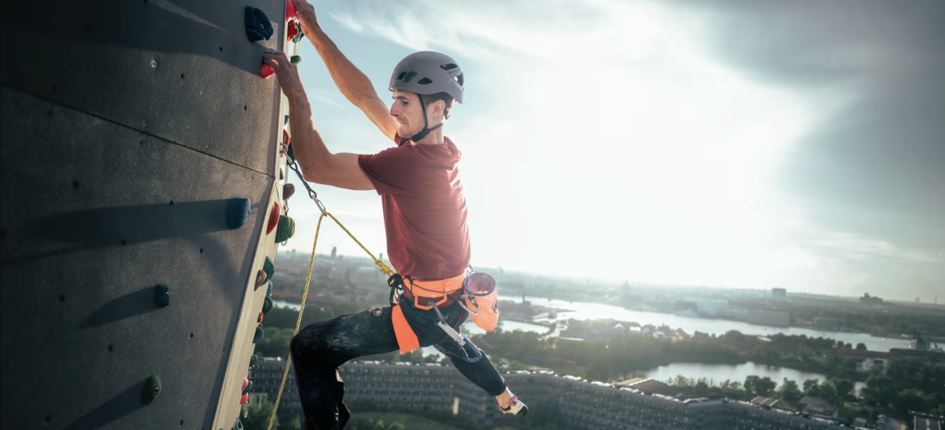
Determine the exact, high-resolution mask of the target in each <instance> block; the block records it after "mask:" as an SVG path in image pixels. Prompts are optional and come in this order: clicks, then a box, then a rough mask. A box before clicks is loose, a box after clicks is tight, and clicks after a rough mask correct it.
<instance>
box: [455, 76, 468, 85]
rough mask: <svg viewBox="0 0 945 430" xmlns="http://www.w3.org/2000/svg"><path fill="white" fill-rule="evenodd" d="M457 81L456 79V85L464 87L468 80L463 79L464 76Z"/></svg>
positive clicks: (458, 77) (457, 78)
mask: <svg viewBox="0 0 945 430" xmlns="http://www.w3.org/2000/svg"><path fill="white" fill-rule="evenodd" d="M455 79H456V83H457V84H459V86H463V83H464V82H466V79H465V78H463V75H462V74H460V75H459V76H457V77H456V78H455Z"/></svg>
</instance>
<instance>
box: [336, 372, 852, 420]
mask: <svg viewBox="0 0 945 430" xmlns="http://www.w3.org/2000/svg"><path fill="white" fill-rule="evenodd" d="M339 373H340V374H341V377H342V378H343V379H344V381H345V388H346V393H345V401H356V400H359V399H363V400H372V401H374V402H377V403H380V404H384V405H387V406H399V407H402V408H406V409H423V408H429V409H432V410H441V411H448V412H452V413H454V414H460V415H463V416H467V417H470V418H474V419H476V420H478V421H479V422H480V423H481V424H484V425H488V426H491V425H494V424H498V423H501V422H503V420H506V419H512V418H509V417H505V416H503V415H501V413H500V412H499V409H498V407H497V406H496V402H495V398H493V397H491V396H489V395H487V394H486V393H485V392H483V391H482V389H480V388H478V387H476V386H475V385H473V384H472V383H471V382H469V381H468V380H466V379H465V378H463V377H462V375H460V373H459V371H457V370H456V369H455V368H454V367H452V366H442V365H438V364H422V365H421V364H408V363H396V364H393V363H377V362H351V363H348V364H345V365H344V366H342V367H341V369H340V370H339ZM502 376H503V377H504V378H505V380H506V381H507V382H508V383H509V385H510V386H513V387H515V393H516V394H517V395H519V396H520V397H521V398H522V399H523V400H525V401H526V402H528V401H529V399H532V400H531V401H539V400H542V399H566V400H562V402H565V403H562V405H561V406H562V407H561V408H560V410H561V412H562V418H561V420H560V422H559V423H558V424H559V425H560V426H561V427H563V428H569V429H588V430H598V429H608V430H644V429H674V430H697V429H698V430H751V429H805V430H840V429H847V428H849V427H845V426H844V425H843V424H841V423H839V422H837V421H834V420H832V419H826V418H818V417H812V416H804V415H802V414H800V413H797V412H789V411H784V410H780V409H777V408H773V407H762V406H759V405H756V404H752V403H749V402H743V401H738V400H730V399H724V398H712V399H710V398H690V399H684V398H681V397H676V391H677V390H675V389H673V388H672V387H670V386H669V385H666V384H664V383H662V382H659V381H654V380H652V379H636V380H630V381H625V382H622V383H619V384H606V383H603V382H591V381H587V380H584V379H581V378H578V377H575V376H560V375H556V374H554V373H552V372H550V371H541V372H529V371H517V372H511V373H503V375H502Z"/></svg>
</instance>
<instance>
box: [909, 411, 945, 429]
mask: <svg viewBox="0 0 945 430" xmlns="http://www.w3.org/2000/svg"><path fill="white" fill-rule="evenodd" d="M912 419H913V426H912V428H913V429H915V430H942V427H943V426H945V417H940V416H935V415H928V414H921V413H916V414H914V415H913V416H912Z"/></svg>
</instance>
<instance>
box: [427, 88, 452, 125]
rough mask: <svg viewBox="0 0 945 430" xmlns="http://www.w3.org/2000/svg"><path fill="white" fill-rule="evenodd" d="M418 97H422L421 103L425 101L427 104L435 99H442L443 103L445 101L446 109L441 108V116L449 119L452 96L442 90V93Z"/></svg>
mask: <svg viewBox="0 0 945 430" xmlns="http://www.w3.org/2000/svg"><path fill="white" fill-rule="evenodd" d="M420 97H423V103H425V104H426V105H427V106H429V105H431V104H433V102H435V101H438V100H443V103H446V109H444V110H443V116H444V117H445V118H446V119H449V117H450V110H451V109H453V101H454V100H453V96H451V95H449V94H447V93H445V92H443V93H436V94H428V95H423V96H420Z"/></svg>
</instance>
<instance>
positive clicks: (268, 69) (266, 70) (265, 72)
mask: <svg viewBox="0 0 945 430" xmlns="http://www.w3.org/2000/svg"><path fill="white" fill-rule="evenodd" d="M275 73H276V69H273V68H272V66H270V65H268V64H263V65H262V68H260V69H259V76H262V77H263V79H269V77H270V76H272V75H273V74H275Z"/></svg>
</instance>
